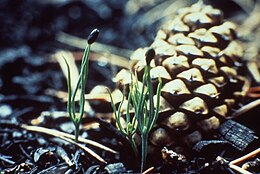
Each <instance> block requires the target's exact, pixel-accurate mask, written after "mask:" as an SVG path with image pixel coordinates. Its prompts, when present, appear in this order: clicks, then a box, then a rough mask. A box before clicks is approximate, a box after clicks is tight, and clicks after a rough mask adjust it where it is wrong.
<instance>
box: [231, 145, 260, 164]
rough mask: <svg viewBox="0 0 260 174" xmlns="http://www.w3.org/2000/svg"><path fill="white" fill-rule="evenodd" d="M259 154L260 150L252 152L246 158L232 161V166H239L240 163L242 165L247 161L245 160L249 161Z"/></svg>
mask: <svg viewBox="0 0 260 174" xmlns="http://www.w3.org/2000/svg"><path fill="white" fill-rule="evenodd" d="M259 153H260V148H258V149H256V150H254V151H252V152H250V153H249V154H247V155H245V156H242V157H240V158H238V159H235V160H233V161H231V162H230V164H234V165H235V164H239V163H241V162H243V161H245V160H247V159H249V158H253V157H254V156H256V155H257V154H259Z"/></svg>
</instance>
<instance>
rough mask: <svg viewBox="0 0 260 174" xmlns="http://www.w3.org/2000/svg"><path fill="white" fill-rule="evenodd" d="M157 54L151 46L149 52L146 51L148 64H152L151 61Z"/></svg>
mask: <svg viewBox="0 0 260 174" xmlns="http://www.w3.org/2000/svg"><path fill="white" fill-rule="evenodd" d="M154 56H155V51H154V49H153V48H149V49H148V50H147V52H146V53H145V57H146V64H147V65H150V62H151V61H152V59H153V58H154Z"/></svg>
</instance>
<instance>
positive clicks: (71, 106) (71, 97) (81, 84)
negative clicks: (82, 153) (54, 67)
mask: <svg viewBox="0 0 260 174" xmlns="http://www.w3.org/2000/svg"><path fill="white" fill-rule="evenodd" d="M98 34H99V30H98V29H94V30H93V31H92V32H91V33H90V34H89V36H88V43H87V46H86V48H85V51H84V53H83V57H82V61H81V67H80V73H79V78H78V81H77V83H76V86H75V88H74V90H73V91H72V88H71V74H70V67H69V64H68V62H67V61H66V59H65V58H64V60H65V62H66V66H67V71H68V80H67V85H68V103H67V111H68V114H69V117H70V119H71V120H72V122H73V124H74V126H75V131H74V134H75V142H77V141H78V137H79V127H80V123H81V120H82V117H83V115H84V106H85V87H86V81H87V77H88V64H89V52H90V47H91V45H92V44H93V43H94V42H95V41H96V39H97V37H98ZM78 92H79V96H80V99H79V103H78V106H79V112H77V111H76V103H77V101H76V96H77V94H78Z"/></svg>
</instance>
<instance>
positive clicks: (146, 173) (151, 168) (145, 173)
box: [142, 167, 154, 174]
mask: <svg viewBox="0 0 260 174" xmlns="http://www.w3.org/2000/svg"><path fill="white" fill-rule="evenodd" d="M153 170H154V167H150V168H149V169H147V170H146V171H144V172H143V173H142V174H148V173H150V172H151V171H153Z"/></svg>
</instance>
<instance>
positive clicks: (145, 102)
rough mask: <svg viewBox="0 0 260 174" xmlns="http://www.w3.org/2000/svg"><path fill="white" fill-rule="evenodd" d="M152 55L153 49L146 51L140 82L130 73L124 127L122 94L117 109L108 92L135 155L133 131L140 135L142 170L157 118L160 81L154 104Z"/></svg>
mask: <svg viewBox="0 0 260 174" xmlns="http://www.w3.org/2000/svg"><path fill="white" fill-rule="evenodd" d="M154 56H155V51H154V50H153V49H149V50H148V51H147V52H146V66H145V70H144V74H143V79H142V84H140V83H138V79H137V76H136V75H135V76H134V75H132V79H131V84H130V86H129V94H128V97H127V99H128V100H127V108H126V115H125V117H126V118H125V121H126V127H123V123H122V121H121V119H120V117H121V116H122V112H121V107H122V104H123V102H124V96H123V99H122V101H121V102H120V104H119V106H118V109H116V106H115V104H114V102H113V99H112V95H111V92H109V94H110V97H111V104H112V108H113V111H114V115H115V118H116V123H117V125H118V128H119V130H120V131H121V132H122V133H123V134H124V135H125V136H126V137H127V139H128V140H129V142H130V144H131V146H132V148H133V151H134V152H135V154H136V156H138V149H137V146H136V142H135V140H134V135H135V133H137V131H138V133H140V135H141V171H143V169H144V166H145V163H146V157H147V151H148V136H149V132H150V131H151V129H152V128H153V126H154V124H155V122H156V120H157V117H158V112H159V106H160V95H161V87H162V81H161V79H160V78H159V83H158V86H157V91H156V103H155V104H156V106H155V105H154V89H153V84H152V79H151V75H150V70H151V66H150V62H151V60H152V59H153V58H154ZM124 95H125V94H124ZM130 105H131V106H133V109H134V115H133V117H131V115H130Z"/></svg>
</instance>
